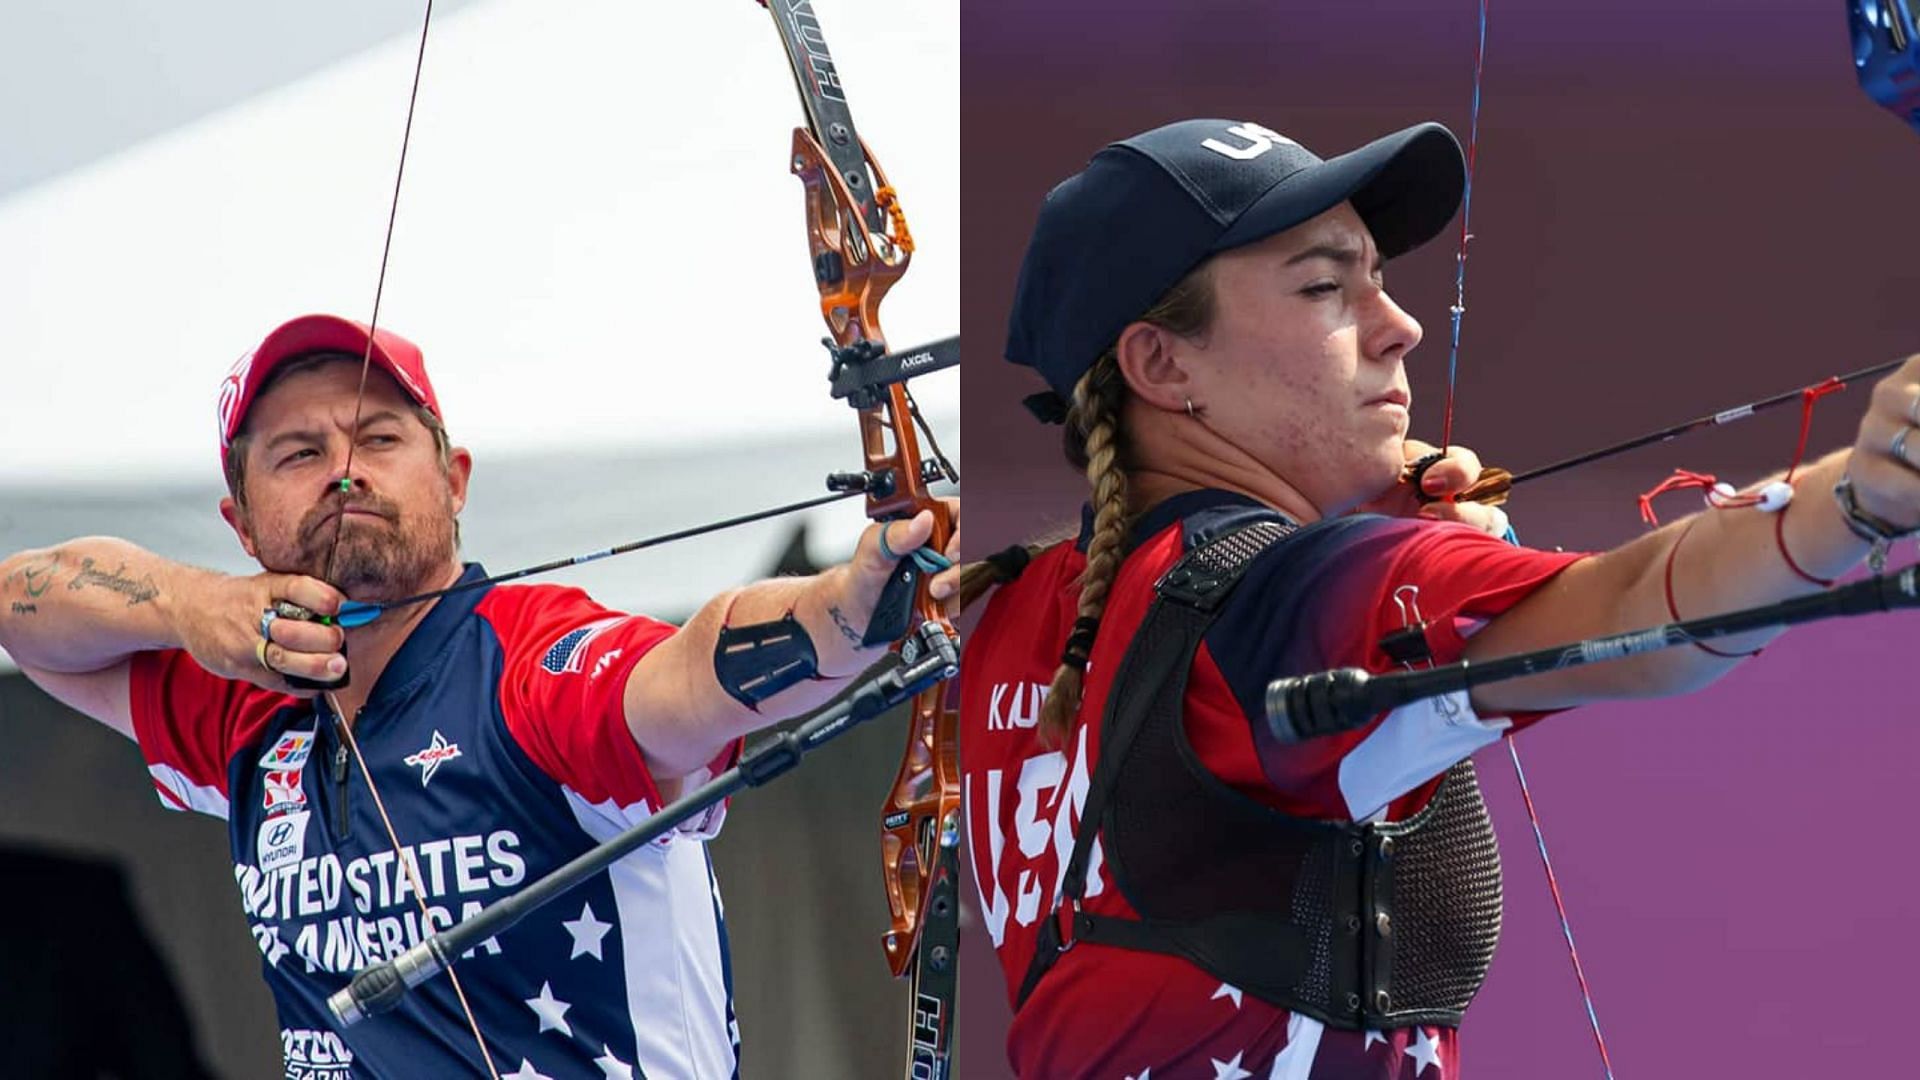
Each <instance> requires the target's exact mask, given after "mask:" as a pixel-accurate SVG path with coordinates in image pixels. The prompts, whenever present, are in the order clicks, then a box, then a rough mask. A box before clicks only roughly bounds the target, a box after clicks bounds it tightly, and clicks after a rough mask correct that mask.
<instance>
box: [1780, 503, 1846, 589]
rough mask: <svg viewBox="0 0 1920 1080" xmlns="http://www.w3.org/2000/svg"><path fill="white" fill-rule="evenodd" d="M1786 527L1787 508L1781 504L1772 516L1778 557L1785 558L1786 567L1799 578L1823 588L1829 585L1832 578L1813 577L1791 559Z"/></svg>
mask: <svg viewBox="0 0 1920 1080" xmlns="http://www.w3.org/2000/svg"><path fill="white" fill-rule="evenodd" d="M1788 505H1789V506H1790V505H1792V504H1791V503H1789V504H1788ZM1786 529H1787V508H1786V507H1785V506H1783V507H1781V508H1780V512H1779V513H1777V514H1775V515H1774V516H1773V542H1774V545H1775V546H1776V547H1778V548H1779V549H1780V557H1781V558H1782V559H1785V560H1786V562H1787V569H1789V570H1791V571H1793V572H1794V573H1796V574H1798V575H1800V580H1801V581H1804V582H1806V583H1808V584H1809V585H1818V586H1820V587H1821V588H1823V589H1825V588H1827V587H1829V586H1831V585H1832V584H1833V581H1834V579H1833V578H1817V577H1814V576H1813V575H1812V574H1809V573H1807V572H1806V571H1805V570H1802V569H1801V568H1800V564H1799V563H1797V562H1794V561H1793V556H1792V555H1789V554H1788V553H1787V533H1786Z"/></svg>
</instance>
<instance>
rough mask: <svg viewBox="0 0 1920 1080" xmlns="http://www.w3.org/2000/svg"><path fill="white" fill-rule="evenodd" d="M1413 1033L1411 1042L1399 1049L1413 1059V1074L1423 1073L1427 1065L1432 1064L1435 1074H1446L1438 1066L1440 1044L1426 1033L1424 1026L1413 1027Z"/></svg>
mask: <svg viewBox="0 0 1920 1080" xmlns="http://www.w3.org/2000/svg"><path fill="white" fill-rule="evenodd" d="M1413 1034H1414V1040H1413V1044H1412V1045H1411V1046H1408V1047H1407V1048H1406V1049H1405V1050H1402V1051H1401V1053H1403V1054H1405V1055H1407V1056H1408V1057H1410V1058H1412V1059H1413V1060H1414V1063H1415V1064H1414V1068H1413V1075H1415V1076H1420V1075H1422V1074H1424V1073H1425V1072H1426V1071H1427V1066H1429V1065H1431V1066H1433V1073H1434V1075H1435V1076H1444V1075H1446V1073H1445V1070H1443V1069H1442V1068H1441V1067H1440V1044H1439V1043H1437V1042H1435V1041H1434V1040H1433V1037H1432V1036H1430V1035H1428V1034H1427V1029H1426V1028H1414V1029H1413Z"/></svg>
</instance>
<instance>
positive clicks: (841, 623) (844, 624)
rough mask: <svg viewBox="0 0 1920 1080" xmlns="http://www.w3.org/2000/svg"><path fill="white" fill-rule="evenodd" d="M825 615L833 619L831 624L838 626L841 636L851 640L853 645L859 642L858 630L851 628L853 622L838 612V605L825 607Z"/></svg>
mask: <svg viewBox="0 0 1920 1080" xmlns="http://www.w3.org/2000/svg"><path fill="white" fill-rule="evenodd" d="M827 615H828V617H830V618H832V619H833V625H835V626H837V627H839V628H840V636H841V637H843V638H846V639H847V640H848V641H851V642H853V643H854V644H855V645H858V644H860V640H861V636H860V632H859V631H858V630H855V629H854V628H853V624H852V623H850V622H848V621H847V617H846V616H845V615H843V614H841V613H840V608H839V606H838V605H834V606H833V607H829V608H828V609H827Z"/></svg>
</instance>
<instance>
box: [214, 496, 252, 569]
mask: <svg viewBox="0 0 1920 1080" xmlns="http://www.w3.org/2000/svg"><path fill="white" fill-rule="evenodd" d="M220 517H221V519H222V520H224V521H225V522H226V523H227V527H228V528H230V529H232V530H233V535H235V536H237V537H239V538H240V547H241V549H242V550H244V551H245V552H246V553H247V558H249V559H258V558H259V557H260V556H259V554H258V553H257V552H255V551H254V547H253V532H252V530H251V529H250V528H249V527H248V525H247V512H246V511H245V510H242V509H241V508H240V504H239V503H237V502H235V501H234V500H233V496H231V495H228V496H225V497H223V498H222V499H221V500H220Z"/></svg>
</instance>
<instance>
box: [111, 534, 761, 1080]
mask: <svg viewBox="0 0 1920 1080" xmlns="http://www.w3.org/2000/svg"><path fill="white" fill-rule="evenodd" d="M483 576H484V571H482V570H481V569H480V567H478V566H473V565H469V566H468V567H467V569H466V573H465V575H464V576H463V578H462V580H463V581H472V580H476V579H478V578H480V577H483ZM672 633H673V627H671V626H669V625H667V624H665V623H661V622H656V621H654V620H652V619H647V618H643V617H640V616H632V615H623V614H620V613H618V612H614V611H609V610H607V609H605V608H603V607H601V606H599V605H598V604H595V603H594V602H593V601H592V600H590V599H588V598H587V596H586V594H585V593H582V592H580V591H579V590H577V589H568V588H559V587H555V586H498V587H494V588H491V589H485V590H475V591H474V592H469V593H460V594H455V595H453V596H449V597H445V598H444V599H442V600H440V601H439V602H438V603H437V604H435V605H434V607H433V609H432V610H431V611H429V612H428V613H427V615H426V617H425V618H424V619H423V620H422V621H421V622H420V624H419V625H418V626H416V627H415V628H414V630H413V633H412V634H411V635H410V636H409V637H408V638H407V640H406V643H405V644H404V645H403V646H402V647H401V649H400V651H399V653H397V654H396V655H395V656H394V658H393V661H392V663H391V664H390V665H389V666H388V667H387V670H386V671H385V672H384V673H382V675H381V677H380V681H379V683H378V685H377V686H376V687H375V688H374V692H373V695H372V697H371V699H370V700H369V701H368V703H367V705H366V708H365V709H363V710H362V711H361V713H360V716H359V718H358V719H357V721H356V722H355V724H354V729H353V734H354V737H355V738H356V739H357V740H358V742H359V746H360V751H361V753H362V754H363V755H364V756H365V759H366V765H367V767H368V769H369V770H370V771H371V772H372V774H373V777H374V784H375V786H376V788H377V790H378V794H379V796H380V797H381V798H382V799H384V800H385V804H386V810H387V813H388V814H389V815H391V817H392V820H393V827H394V831H395V832H397V833H398V835H399V839H400V843H401V845H402V847H401V849H400V852H399V854H398V855H397V856H396V854H395V852H394V848H393V845H392V843H391V842H390V841H389V839H388V837H387V832H386V828H385V826H384V825H383V824H382V822H381V817H380V812H379V810H378V809H377V807H376V804H375V801H374V796H373V794H372V793H370V792H369V791H368V788H367V783H366V780H365V778H364V777H363V776H362V775H361V772H360V765H359V763H358V762H356V761H353V760H352V759H351V757H350V756H349V754H348V751H347V748H346V747H345V746H344V745H343V743H342V741H341V739H340V738H339V735H338V733H337V731H336V729H335V726H334V724H333V721H332V718H331V717H330V716H328V715H327V713H326V705H325V704H324V702H320V701H318V700H316V701H315V702H304V701H301V700H299V699H296V698H291V697H288V696H286V695H283V694H276V693H273V692H271V691H267V690H262V689H260V688H258V687H255V686H252V685H250V684H248V683H242V682H232V681H228V680H225V679H220V678H216V677H214V676H212V675H209V674H207V673H206V672H205V671H204V670H202V669H201V668H200V667H199V666H198V665H197V664H195V663H194V661H193V660H192V658H190V657H189V656H188V655H187V654H185V653H183V652H179V651H167V652H152V653H143V654H141V655H139V656H137V657H136V658H135V659H134V663H133V674H132V701H133V723H134V731H135V734H136V736H137V737H138V739H139V741H140V748H141V752H142V753H143V754H144V755H145V756H146V759H147V762H148V771H149V772H150V773H151V774H152V776H153V782H154V786H155V787H156V788H157V789H158V791H159V794H160V799H161V801H162V802H163V803H165V804H166V805H167V806H169V807H172V808H174V809H190V810H198V811H200V812H201V813H205V814H211V815H213V816H215V817H218V818H222V819H224V820H225V821H226V822H227V832H228V839H229V841H230V843H231V846H232V854H233V874H234V880H235V883H236V884H237V885H238V887H239V894H240V900H241V904H242V906H243V907H244V908H245V909H246V915H247V921H248V923H249V925H250V927H251V929H252V931H253V936H254V939H255V941H256V942H257V943H258V944H259V946H260V953H261V957H262V964H261V970H262V973H263V974H264V975H265V977H266V980H267V984H268V986H270V987H271V988H272V990H273V997H274V1003H275V1006H276V1008H277V1010H278V1013H279V1020H280V1028H281V1031H280V1038H281V1042H282V1046H283V1050H284V1056H285V1061H286V1076H287V1077H288V1078H289V1080H342V1078H347V1077H354V1078H359V1077H425V1076H435V1077H440V1076H446V1077H453V1076H485V1075H486V1070H485V1068H484V1066H483V1065H482V1064H481V1060H480V1052H479V1049H478V1048H477V1047H476V1046H475V1044H474V1039H473V1035H472V1033H471V1032H470V1030H469V1029H468V1026H467V1021H466V1018H465V1016H464V1015H463V1013H462V1011H461V1008H460V1003H459V1001H458V999H457V998H456V997H455V995H454V990H453V985H452V983H451V982H450V981H449V980H448V979H447V978H446V977H445V976H444V975H443V976H441V977H439V978H435V979H433V980H430V981H428V982H426V983H423V984H422V985H420V986H419V987H416V988H415V989H414V990H413V991H412V992H411V993H410V994H408V995H407V997H406V998H405V999H404V1001H403V1003H402V1004H401V1005H400V1007H399V1008H397V1009H396V1010H394V1011H393V1012H390V1013H387V1014H384V1015H380V1016H375V1017H372V1018H370V1019H367V1020H363V1021H361V1022H360V1023H359V1024H357V1025H355V1026H353V1027H351V1028H347V1029H345V1030H335V1029H334V1026H333V1023H332V1016H331V1014H330V1013H329V1012H328V1011H327V1007H326V999H327V997H328V995H330V994H332V993H333V992H335V991H337V990H339V989H340V988H341V987H343V986H345V985H346V983H347V981H348V979H349V978H350V977H351V975H352V973H353V972H354V971H356V970H358V969H359V968H361V967H364V966H366V965H368V964H373V963H378V962H380V961H383V960H388V959H391V958H392V957H394V956H397V955H398V954H400V953H401V952H403V951H404V950H406V949H407V948H409V947H410V946H412V945H414V944H417V943H418V942H419V941H420V940H421V938H422V937H423V935H424V934H425V933H426V932H427V929H428V928H433V929H440V928H445V927H447V926H450V925H452V924H453V923H455V922H459V921H461V920H464V919H467V918H469V917H471V916H472V915H473V914H474V913H476V912H478V911H480V910H481V909H482V908H483V907H485V906H487V905H490V904H492V903H493V902H494V901H495V900H498V899H500V898H501V897H504V896H506V895H508V894H510V893H512V892H514V891H516V890H518V889H520V888H522V887H523V886H525V885H527V884H528V883H529V882H532V881H534V880H536V879H538V878H539V877H541V876H542V875H544V874H546V873H547V872H548V871H550V870H552V869H554V868H555V867H557V866H559V865H561V864H562V863H564V862H566V861H567V860H569V859H571V858H573V857H574V856H576V855H578V854H580V853H581V852H583V851H585V850H587V849H588V848H590V847H592V846H593V845H594V844H595V843H596V842H598V841H600V840H604V839H606V838H608V837H611V836H613V835H614V834H615V833H618V832H620V831H622V830H623V829H625V828H626V827H627V826H629V825H632V824H635V823H637V822H639V821H641V820H642V819H644V818H646V817H647V816H648V815H649V814H651V813H652V812H653V811H654V810H655V809H657V808H658V807H659V806H660V804H661V799H660V793H659V791H658V789H657V788H656V787H655V784H654V779H653V777H652V776H651V775H650V774H649V773H648V771H647V767H646V764H645V762H644V760H643V759H642V757H641V754H640V750H639V747H638V746H637V745H636V744H635V743H634V741H633V736H632V735H631V734H630V733H629V732H628V729H627V725H626V720H625V717H624V710H623V708H622V704H621V699H622V691H623V688H624V686H625V684H626V680H627V676H628V674H629V673H630V672H631V671H632V670H633V666H634V664H636V663H637V662H639V660H640V658H641V657H642V656H644V655H646V653H647V651H648V650H649V649H651V648H653V646H655V645H657V644H659V643H660V642H661V641H663V640H665V639H666V638H667V637H668V636H669V635H670V634H672ZM738 750H739V747H738V744H735V745H734V746H733V747H731V748H729V749H728V751H727V752H726V753H725V754H723V755H722V756H721V757H720V758H719V759H716V760H715V761H714V762H712V763H711V764H710V766H709V769H708V771H709V772H711V771H716V770H718V769H721V768H724V767H726V766H727V765H729V764H730V759H731V758H732V757H733V756H734V755H735V754H737V753H738ZM704 779H705V777H704V776H698V775H696V776H694V777H692V778H691V780H690V786H691V784H693V783H698V782H701V781H702V780H704ZM723 812H724V811H723V809H721V808H716V810H715V811H714V812H713V813H711V814H709V815H707V816H706V817H705V818H704V819H697V820H695V821H692V822H689V823H688V824H687V825H685V826H683V827H682V829H681V830H680V831H678V832H677V833H674V834H672V835H669V836H667V837H663V838H662V839H661V840H659V841H656V842H655V843H653V844H651V845H649V846H648V847H646V848H643V849H642V850H640V851H637V852H634V853H633V854H631V855H628V856H627V857H626V858H624V859H622V860H621V861H620V862H618V863H617V864H615V865H614V866H613V867H612V868H611V869H609V870H608V871H606V872H604V873H601V874H598V875H596V876H595V877H593V878H591V879H589V880H587V881H585V882H583V883H581V884H580V885H578V886H576V887H575V888H574V889H573V890H572V891H570V892H568V893H566V894H565V895H564V896H562V897H561V898H560V899H558V900H555V901H554V902H553V903H551V904H549V905H548V906H546V907H544V908H541V909H540V910H538V911H535V912H533V913H532V914H530V915H528V916H527V917H526V918H524V919H522V920H521V921H520V923H518V924H517V925H515V926H514V927H513V928H512V929H510V930H508V931H506V932H505V933H503V934H501V935H499V936H498V937H496V938H492V939H489V940H487V941H486V942H484V943H482V944H481V945H479V946H477V947H475V949H474V950H473V951H472V952H471V953H469V954H468V955H467V956H466V957H465V958H463V959H461V960H460V961H459V962H458V963H457V964H456V965H455V968H454V970H455V972H456V973H457V974H458V975H459V976H460V980H461V983H462V984H463V985H464V987H465V988H466V992H467V999H468V1001H469V1002H471V1004H472V1006H473V1009H474V1013H475V1016H476V1018H477V1020H478V1022H479V1027H480V1030H481V1032H482V1033H483V1034H484V1035H485V1036H486V1037H487V1040H488V1048H489V1050H490V1051H491V1053H492V1056H493V1060H494V1063H495V1065H496V1066H497V1067H498V1068H499V1070H500V1072H501V1074H502V1075H503V1076H507V1077H514V1078H518V1080H531V1078H533V1077H548V1078H550V1080H569V1078H574V1077H583V1078H592V1080H605V1078H608V1077H637V1076H641V1075H645V1076H649V1077H654V1078H656V1080H659V1078H665V1077H699V1078H702V1080H705V1078H716V1077H717V1078H724V1077H731V1076H735V1075H737V1062H738V1056H739V1055H738V1046H739V1042H738V1036H737V1029H736V1027H735V1025H734V1016H733V1001H732V979H731V973H730V971H729V968H728V957H727V937H726V924H725V921H724V920H723V918H722V915H721V908H720V893H719V890H718V888H717V886H716V885H715V882H714V878H713V868H712V865H711V863H710V862H709V860H708V857H707V848H706V843H705V841H706V840H707V839H708V838H710V837H711V836H712V835H714V833H715V832H716V831H717V830H718V829H719V826H720V819H721V816H722V814H723Z"/></svg>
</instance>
